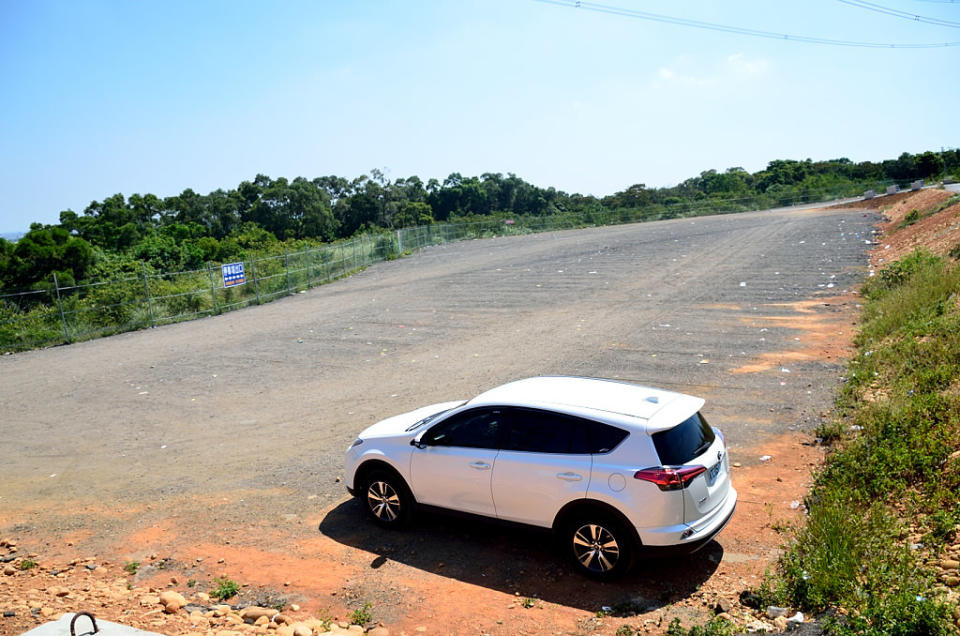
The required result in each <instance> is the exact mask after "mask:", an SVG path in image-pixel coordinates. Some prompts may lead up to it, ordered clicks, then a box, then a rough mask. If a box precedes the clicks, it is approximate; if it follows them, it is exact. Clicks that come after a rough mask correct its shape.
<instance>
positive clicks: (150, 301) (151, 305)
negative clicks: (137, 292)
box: [140, 261, 157, 328]
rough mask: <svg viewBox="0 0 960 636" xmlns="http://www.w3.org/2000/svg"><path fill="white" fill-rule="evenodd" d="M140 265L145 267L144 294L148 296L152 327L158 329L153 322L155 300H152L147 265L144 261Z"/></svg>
mask: <svg viewBox="0 0 960 636" xmlns="http://www.w3.org/2000/svg"><path fill="white" fill-rule="evenodd" d="M140 264H141V265H142V266H143V292H144V293H145V294H146V295H147V309H148V310H149V311H150V327H151V328H152V327H156V326H157V325H156V323H155V322H154V320H153V300H151V299H150V283H148V282H147V264H146V263H145V262H144V261H140Z"/></svg>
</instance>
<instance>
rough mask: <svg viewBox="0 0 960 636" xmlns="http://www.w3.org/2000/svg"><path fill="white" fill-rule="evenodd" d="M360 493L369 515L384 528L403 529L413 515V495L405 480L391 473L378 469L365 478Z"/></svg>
mask: <svg viewBox="0 0 960 636" xmlns="http://www.w3.org/2000/svg"><path fill="white" fill-rule="evenodd" d="M365 482H366V484H367V485H366V487H365V488H364V489H363V490H361V491H360V492H361V493H363V494H362V495H361V496H360V498H361V500H365V501H366V504H365V505H364V508H365V509H366V513H367V515H368V516H369V517H370V518H371V519H373V521H374V522H375V523H377V524H378V525H381V526H383V527H384V528H402V527H403V526H405V525H406V524H407V522H408V521H409V520H410V517H411V515H412V513H413V505H414V503H413V495H411V494H410V489H409V488H407V484H406V483H404V481H403V479H402V478H401V477H400V476H399V475H396V474H394V473H392V472H391V471H387V470H382V469H376V470H374V471H372V472H371V473H370V474H369V475H367V477H366V478H365Z"/></svg>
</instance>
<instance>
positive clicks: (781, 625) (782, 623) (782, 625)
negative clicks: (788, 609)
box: [773, 616, 787, 632]
mask: <svg viewBox="0 0 960 636" xmlns="http://www.w3.org/2000/svg"><path fill="white" fill-rule="evenodd" d="M773 626H774V627H776V628H777V630H778V631H781V632H782V631H786V629H787V617H786V616H777V617H776V618H775V619H773Z"/></svg>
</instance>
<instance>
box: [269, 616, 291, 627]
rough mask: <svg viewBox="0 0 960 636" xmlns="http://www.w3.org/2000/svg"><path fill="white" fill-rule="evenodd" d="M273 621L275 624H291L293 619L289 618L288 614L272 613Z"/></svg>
mask: <svg viewBox="0 0 960 636" xmlns="http://www.w3.org/2000/svg"><path fill="white" fill-rule="evenodd" d="M273 622H274V623H276V624H277V625H291V624H293V621H292V620H290V618H289V617H288V616H286V615H284V614H274V615H273Z"/></svg>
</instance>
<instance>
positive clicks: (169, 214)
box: [0, 150, 960, 293]
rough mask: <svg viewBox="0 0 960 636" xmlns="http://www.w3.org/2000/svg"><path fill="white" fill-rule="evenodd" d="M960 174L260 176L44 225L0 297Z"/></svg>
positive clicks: (927, 170)
mask: <svg viewBox="0 0 960 636" xmlns="http://www.w3.org/2000/svg"><path fill="white" fill-rule="evenodd" d="M944 171H946V172H952V173H954V174H956V173H960V150H951V151H945V152H941V153H937V152H924V153H921V154H918V155H911V154H909V153H903V154H901V155H900V156H899V157H898V158H897V159H890V160H885V161H881V162H870V161H865V162H860V163H854V162H852V161H850V160H849V159H845V158H841V159H831V160H827V161H811V160H810V159H807V160H805V161H796V160H789V159H778V160H775V161H771V162H770V163H769V164H768V165H767V167H766V168H764V169H763V170H760V171H757V172H755V173H750V172H747V171H746V170H744V169H742V168H730V169H728V170H726V171H725V172H717V171H716V170H707V171H704V172H701V173H700V174H699V175H698V176H696V177H691V178H689V179H687V180H685V181H683V182H682V183H680V184H678V185H676V186H671V187H663V188H648V187H647V186H646V185H645V184H642V183H638V184H635V185H631V186H630V187H628V188H626V189H624V190H622V191H620V192H617V193H615V194H612V195H609V196H605V197H599V198H598V197H594V196H591V195H581V194H568V193H566V192H563V191H561V190H557V189H555V188H552V187H547V188H542V187H538V186H536V185H533V184H531V183H528V182H526V181H524V180H523V179H521V178H520V177H518V176H516V175H514V174H507V175H506V176H504V175H503V174H501V173H484V174H481V175H480V176H467V177H465V176H463V175H461V174H460V173H456V172H455V173H453V174H451V175H449V176H448V177H447V178H446V179H444V180H443V181H442V182H441V181H439V180H437V179H430V180H428V181H427V182H426V183H424V182H423V180H421V179H420V178H419V177H417V176H411V177H406V178H399V179H395V180H392V181H391V180H389V179H388V178H387V177H386V175H385V174H384V173H383V172H382V171H380V170H372V171H371V172H370V174H369V175H362V176H360V177H357V178H355V179H352V180H350V179H346V178H344V177H338V176H325V177H317V178H315V179H312V180H308V179H306V178H304V177H297V178H295V179H292V180H287V179H286V178H283V177H280V178H277V179H273V178H270V177H268V176H265V175H257V176H256V178H254V179H253V180H252V181H243V182H242V183H240V184H239V185H238V186H237V187H236V188H233V189H230V190H223V189H217V190H214V191H213V192H210V193H209V194H206V195H203V194H199V193H197V192H194V191H193V190H191V189H189V188H188V189H186V190H184V191H183V192H181V193H180V194H178V195H175V196H170V197H163V198H161V197H158V196H156V195H153V194H143V195H141V194H133V195H130V196H129V197H125V196H124V195H122V194H115V195H113V196H110V197H107V198H105V199H103V200H102V201H93V202H91V203H90V205H88V206H87V207H86V208H85V209H84V210H83V211H82V212H81V213H79V214H78V213H76V212H74V211H73V210H64V211H62V212H61V213H60V222H59V223H58V224H53V225H43V224H39V223H34V224H32V225H31V226H30V231H29V232H27V233H26V234H25V235H24V236H23V237H22V238H20V239H19V240H18V241H16V242H12V241H7V240H5V239H3V238H0V293H2V292H3V291H7V290H25V289H31V288H38V287H44V286H49V284H50V279H51V275H52V274H53V273H56V274H57V277H58V282H59V284H60V285H61V286H70V285H73V284H76V283H80V282H83V281H85V280H87V279H103V278H110V277H116V276H118V275H123V274H124V273H130V272H135V271H139V270H140V269H141V268H143V267H147V268H149V269H150V270H151V272H164V271H181V270H189V269H197V268H200V267H202V266H203V265H204V263H206V262H209V261H219V262H225V261H230V260H235V259H240V258H243V257H244V256H245V255H247V254H248V253H261V254H262V253H269V252H276V251H278V250H282V249H285V248H293V247H296V246H298V245H303V244H317V243H322V242H330V241H335V240H338V239H344V238H348V237H351V236H354V235H356V234H358V233H362V232H376V231H383V230H387V229H394V228H402V227H408V226H416V225H427V224H431V223H434V222H442V221H451V220H457V219H466V218H472V217H490V216H503V217H510V216H520V217H542V216H550V215H556V214H577V215H590V214H591V213H602V212H610V211H617V210H638V209H647V208H649V209H650V211H651V215H650V217H649V218H669V217H671V216H675V215H676V214H677V213H678V212H677V211H678V210H682V209H684V207H683V206H690V205H712V204H718V202H728V203H726V205H728V206H729V205H735V204H731V203H729V202H730V201H734V202H735V201H736V200H738V199H750V198H753V199H756V198H757V197H764V201H769V202H770V203H772V204H782V203H789V202H790V201H791V200H793V199H794V198H795V197H799V196H804V195H806V194H809V193H814V192H827V191H834V190H837V189H841V188H844V187H846V188H849V187H851V186H856V185H860V184H872V183H877V182H883V181H891V180H892V181H897V182H901V183H902V182H905V181H908V180H911V179H917V178H925V179H928V178H931V177H937V176H939V175H940V174H942V173H943V172H944Z"/></svg>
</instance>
